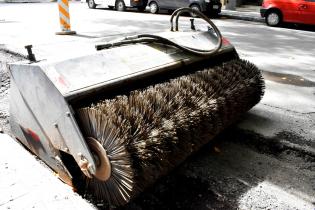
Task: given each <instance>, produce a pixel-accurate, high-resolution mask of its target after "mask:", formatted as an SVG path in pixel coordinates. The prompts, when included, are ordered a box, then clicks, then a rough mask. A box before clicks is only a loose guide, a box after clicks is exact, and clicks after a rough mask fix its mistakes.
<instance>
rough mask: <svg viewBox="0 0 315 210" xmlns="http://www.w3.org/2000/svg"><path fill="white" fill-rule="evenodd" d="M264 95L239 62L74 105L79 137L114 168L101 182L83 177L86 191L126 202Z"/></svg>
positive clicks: (251, 69)
mask: <svg viewBox="0 0 315 210" xmlns="http://www.w3.org/2000/svg"><path fill="white" fill-rule="evenodd" d="M263 92H264V82H263V79H262V76H261V73H260V71H259V70H258V69H257V67H255V66H254V65H253V64H251V63H249V62H247V61H244V60H239V59H237V60H232V61H229V62H225V63H223V64H221V65H218V66H215V67H213V68H209V69H204V70H202V71H196V72H194V73H191V74H189V75H186V76H181V77H178V78H176V79H171V80H168V81H166V82H163V83H160V84H156V85H153V86H149V87H147V88H145V89H142V90H135V91H132V92H130V93H129V94H128V95H123V96H117V97H115V98H114V99H108V100H104V101H99V102H98V103H97V104H96V105H91V106H90V107H85V108H81V109H79V110H78V115H79V118H80V121H81V124H82V126H83V127H84V134H85V135H86V136H87V137H88V136H90V137H93V138H95V139H97V140H98V141H99V142H100V143H101V144H102V145H103V146H104V148H105V150H106V152H107V154H108V157H109V159H110V162H111V166H112V172H111V177H110V179H109V180H107V181H106V182H102V181H99V180H97V179H88V178H85V183H86V189H87V190H88V191H89V192H91V193H92V194H94V195H95V196H96V198H98V199H105V200H107V201H108V203H109V204H111V205H123V204H125V203H127V202H128V201H129V200H130V199H131V198H133V197H134V196H136V195H137V194H138V193H139V192H141V191H143V190H144V188H146V187H148V186H149V185H151V184H152V183H153V182H154V181H155V180H157V179H158V178H159V177H161V176H162V175H164V174H166V173H168V172H169V171H170V170H171V169H172V168H174V167H175V166H176V165H178V164H179V163H181V162H182V161H183V160H185V159H186V158H187V157H188V156H189V155H190V154H191V153H193V152H195V151H196V150H198V149H199V148H200V147H201V146H202V145H204V144H205V143H207V142H209V141H210V140H211V139H212V138H213V137H214V136H215V135H216V134H218V133H219V132H220V131H222V130H223V129H224V128H226V127H227V126H228V125H230V124H231V123H233V122H235V120H236V119H237V118H238V117H239V116H240V115H241V114H242V113H244V112H246V111H248V110H249V109H250V108H252V107H253V106H254V105H255V104H257V103H258V102H259V101H260V99H261V97H262V95H263Z"/></svg>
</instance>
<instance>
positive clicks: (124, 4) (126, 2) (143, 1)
mask: <svg viewBox="0 0 315 210" xmlns="http://www.w3.org/2000/svg"><path fill="white" fill-rule="evenodd" d="M86 3H87V4H88V6H89V8H91V9H95V8H96V6H98V5H99V6H102V7H108V8H110V9H114V8H115V9H116V10H117V11H125V10H126V8H128V7H129V8H137V9H138V10H139V11H141V12H143V11H144V10H145V8H146V6H147V4H148V0H86Z"/></svg>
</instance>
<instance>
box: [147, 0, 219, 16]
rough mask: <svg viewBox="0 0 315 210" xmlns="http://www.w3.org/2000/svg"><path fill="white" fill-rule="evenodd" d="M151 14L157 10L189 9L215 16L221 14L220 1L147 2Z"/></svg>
mask: <svg viewBox="0 0 315 210" xmlns="http://www.w3.org/2000/svg"><path fill="white" fill-rule="evenodd" d="M148 5H149V7H150V12H151V13H158V12H159V10H163V9H165V10H176V9H178V8H180V7H190V8H192V9H195V10H198V11H201V12H203V13H205V14H209V15H217V14H219V13H220V12H221V7H222V4H221V2H220V0H149V3H148Z"/></svg>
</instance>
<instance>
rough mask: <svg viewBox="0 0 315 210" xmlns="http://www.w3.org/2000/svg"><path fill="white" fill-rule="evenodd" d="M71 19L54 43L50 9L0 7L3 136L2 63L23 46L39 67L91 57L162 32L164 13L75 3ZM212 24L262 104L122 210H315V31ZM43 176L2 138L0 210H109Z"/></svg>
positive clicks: (4, 86)
mask: <svg viewBox="0 0 315 210" xmlns="http://www.w3.org/2000/svg"><path fill="white" fill-rule="evenodd" d="M70 11H71V22H72V29H73V30H76V31H77V33H78V35H76V36H66V37H65V36H56V35H55V32H57V31H59V22H58V10H57V5H56V4H55V3H42V4H4V3H0V37H1V39H0V48H1V50H0V76H1V78H0V82H1V85H0V91H1V92H0V103H1V106H0V127H1V128H2V129H3V130H4V131H5V132H6V133H9V129H8V116H9V114H8V109H9V106H8V97H9V92H8V87H9V78H8V74H7V67H6V64H7V63H9V62H14V61H18V60H21V59H23V55H18V54H25V49H24V48H23V47H24V45H26V44H33V45H34V53H35V54H36V57H37V58H38V59H60V58H66V57H74V56H78V55H83V54H86V53H92V52H94V50H95V49H94V45H95V43H99V42H103V41H106V40H110V39H113V38H115V37H119V36H122V35H132V34H136V33H154V32H159V31H165V30H168V28H169V15H168V14H161V15H152V14H148V13H138V12H135V11H130V12H116V11H112V10H107V9H96V10H90V9H88V8H87V6H86V4H81V3H73V4H71V5H70ZM183 21H184V22H183V24H181V26H182V27H183V28H189V19H188V18H183ZM199 22H200V21H199V20H197V21H196V24H198V23H199ZM214 22H215V24H216V25H217V26H218V27H219V29H220V30H221V32H222V34H223V35H224V36H225V37H227V38H228V39H229V40H230V41H231V42H232V43H233V44H234V45H235V47H236V49H237V50H238V52H239V54H240V56H241V57H242V58H244V59H248V60H250V61H251V62H253V63H255V64H256V65H257V66H258V67H259V68H260V69H262V70H263V75H264V77H265V79H266V93H265V96H264V98H263V100H262V102H261V103H260V104H259V105H257V106H256V107H254V108H253V109H252V110H251V111H250V112H249V113H247V114H245V115H244V116H243V117H242V119H240V120H239V122H238V123H237V124H235V125H233V126H231V127H230V128H228V129H227V130H226V131H225V132H223V133H222V134H221V135H220V136H218V137H217V138H216V139H215V140H214V141H213V142H212V143H210V144H209V145H207V146H205V147H204V148H203V149H202V150H201V151H200V152H198V153H197V154H195V155H193V156H192V157H191V158H189V159H188V160H187V161H186V162H185V163H184V164H182V165H181V166H180V167H178V168H176V169H175V170H174V171H173V172H172V173H171V174H170V175H169V176H166V177H165V178H162V179H161V180H160V181H159V182H158V183H156V184H155V185H154V186H152V187H151V188H149V189H148V190H147V191H146V192H144V193H142V194H141V195H140V196H139V197H138V198H136V199H135V200H134V201H132V202H131V203H130V204H128V205H127V206H126V207H124V209H314V208H315V143H314V142H315V139H314V136H315V129H314V127H315V100H314V99H315V67H314V63H315V58H314V55H315V42H314V40H315V39H314V38H315V30H312V29H308V30H301V29H299V28H298V29H297V28H294V27H291V28H270V27H267V26H265V25H264V24H262V23H254V22H247V21H238V20H229V19H216V20H214ZM197 27H201V28H205V27H206V26H205V24H203V23H201V25H200V26H197ZM43 167H45V166H43V165H42V164H40V163H39V162H38V161H37V160H36V159H35V158H34V157H32V156H31V155H30V154H29V153H28V152H27V151H24V149H23V148H22V147H21V146H20V145H18V144H16V143H15V142H13V141H10V140H9V139H8V138H7V137H5V136H4V135H2V136H0V209H2V208H3V209H31V208H33V209H43V208H46V209H65V208H67V209H70V208H71V207H73V205H75V207H76V208H80V207H82V208H84V209H94V208H99V209H106V206H104V205H103V204H102V203H100V202H98V201H94V200H93V199H91V198H90V197H89V195H85V196H84V198H82V197H80V196H78V195H77V194H76V193H73V192H71V190H70V191H69V189H70V188H69V187H68V186H66V185H65V184H63V183H62V182H60V181H58V180H57V179H56V178H55V177H54V175H53V173H47V171H48V170H45V169H43ZM32 169H33V170H32ZM39 183H40V184H39ZM88 202H91V203H92V204H89V203H88ZM83 206H84V207H83Z"/></svg>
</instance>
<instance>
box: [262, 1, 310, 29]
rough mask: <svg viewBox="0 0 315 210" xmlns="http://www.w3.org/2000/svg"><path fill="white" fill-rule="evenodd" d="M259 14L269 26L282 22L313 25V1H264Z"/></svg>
mask: <svg viewBox="0 0 315 210" xmlns="http://www.w3.org/2000/svg"><path fill="white" fill-rule="evenodd" d="M260 14H261V16H262V17H264V18H265V20H266V23H267V25H269V26H278V25H280V24H281V23H282V22H291V23H303V24H312V25H315V0H264V1H263V4H262V8H261V9H260Z"/></svg>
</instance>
